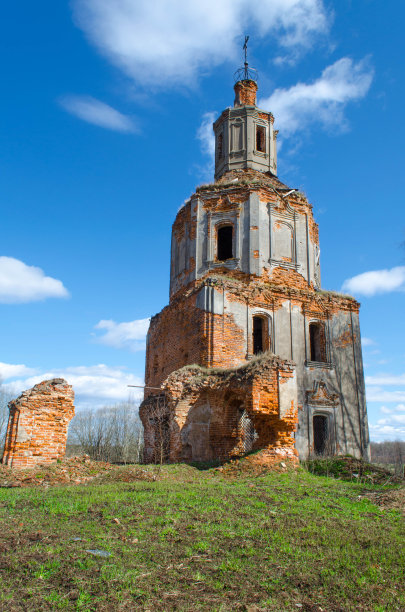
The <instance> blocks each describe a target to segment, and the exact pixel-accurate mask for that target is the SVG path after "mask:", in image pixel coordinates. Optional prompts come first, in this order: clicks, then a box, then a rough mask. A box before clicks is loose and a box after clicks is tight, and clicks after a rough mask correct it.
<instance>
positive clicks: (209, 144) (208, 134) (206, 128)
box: [197, 111, 217, 158]
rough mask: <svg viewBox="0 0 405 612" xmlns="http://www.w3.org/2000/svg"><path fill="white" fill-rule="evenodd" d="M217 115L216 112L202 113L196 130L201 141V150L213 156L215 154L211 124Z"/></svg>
mask: <svg viewBox="0 0 405 612" xmlns="http://www.w3.org/2000/svg"><path fill="white" fill-rule="evenodd" d="M216 117H217V113H216V112H212V111H211V112H209V113H204V115H203V118H202V121H201V125H200V127H199V128H198V130H197V138H198V140H199V141H200V143H201V150H202V152H203V153H205V154H206V155H210V156H211V157H212V158H214V154H215V136H214V130H213V128H212V124H213V123H214V120H215V119H216Z"/></svg>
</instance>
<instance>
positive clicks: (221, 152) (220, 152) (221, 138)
mask: <svg viewBox="0 0 405 612" xmlns="http://www.w3.org/2000/svg"><path fill="white" fill-rule="evenodd" d="M217 155H218V158H219V159H221V157H223V156H224V135H223V134H219V135H218V147H217Z"/></svg>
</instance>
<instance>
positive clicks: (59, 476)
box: [0, 455, 156, 488]
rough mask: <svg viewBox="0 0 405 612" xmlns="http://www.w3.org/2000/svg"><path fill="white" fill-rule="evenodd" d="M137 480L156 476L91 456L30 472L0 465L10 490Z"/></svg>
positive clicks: (1, 483)
mask: <svg viewBox="0 0 405 612" xmlns="http://www.w3.org/2000/svg"><path fill="white" fill-rule="evenodd" d="M133 480H156V475H155V474H154V473H153V472H152V471H150V470H145V469H143V468H142V467H141V466H139V465H131V466H117V465H112V464H111V463H106V462H103V461H92V460H91V459H90V457H89V456H88V455H81V456H79V457H69V458H65V459H62V460H60V461H57V462H56V463H52V464H48V465H37V466H35V467H32V468H26V469H12V468H9V467H8V466H6V465H1V464H0V487H7V488H11V487H37V486H42V487H47V486H55V485H66V484H71V485H83V484H94V483H95V482H97V483H99V482H100V483H101V482H111V481H124V482H131V481H133Z"/></svg>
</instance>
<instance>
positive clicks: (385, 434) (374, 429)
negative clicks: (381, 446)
mask: <svg viewBox="0 0 405 612" xmlns="http://www.w3.org/2000/svg"><path fill="white" fill-rule="evenodd" d="M369 427H370V437H371V439H372V440H375V441H376V442H378V441H380V440H405V427H403V426H402V425H401V424H397V423H376V424H375V425H373V424H370V425H369Z"/></svg>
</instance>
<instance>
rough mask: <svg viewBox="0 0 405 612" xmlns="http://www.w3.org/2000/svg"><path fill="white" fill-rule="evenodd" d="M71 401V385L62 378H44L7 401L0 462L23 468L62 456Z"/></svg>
mask: <svg viewBox="0 0 405 612" xmlns="http://www.w3.org/2000/svg"><path fill="white" fill-rule="evenodd" d="M73 402H74V392H73V388H72V387H71V386H70V385H69V384H68V383H67V382H66V380H64V379H63V378H54V379H52V380H45V381H43V382H41V383H39V384H38V385H35V386H34V387H33V388H32V389H29V390H28V391H24V392H23V393H22V394H21V395H20V396H19V397H18V398H17V399H15V400H13V401H11V402H10V403H9V410H10V414H9V420H8V427H7V433H6V440H5V446H4V452H3V459H2V463H4V464H6V465H9V466H10V467H20V468H23V467H24V468H25V467H32V466H34V465H36V464H38V463H52V462H53V461H56V460H57V459H60V458H62V457H63V456H64V454H65V450H66V439H67V430H68V426H69V423H70V421H71V419H72V418H73V416H74V411H75V409H74V404H73Z"/></svg>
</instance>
